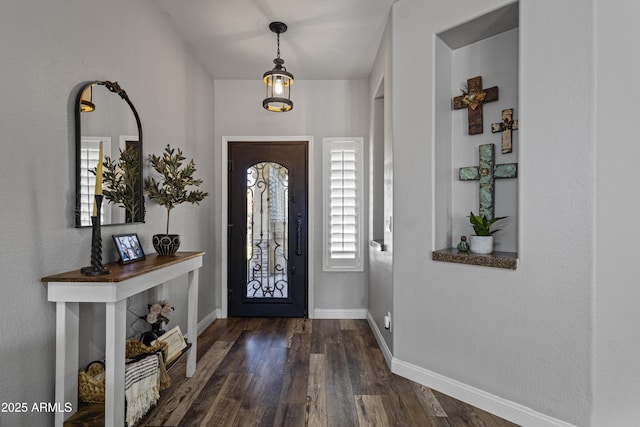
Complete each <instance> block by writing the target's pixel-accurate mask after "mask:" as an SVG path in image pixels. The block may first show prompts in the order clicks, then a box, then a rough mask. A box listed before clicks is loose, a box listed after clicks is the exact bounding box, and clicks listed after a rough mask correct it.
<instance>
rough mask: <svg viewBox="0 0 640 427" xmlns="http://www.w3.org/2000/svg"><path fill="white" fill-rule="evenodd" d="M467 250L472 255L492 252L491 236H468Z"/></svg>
mask: <svg viewBox="0 0 640 427" xmlns="http://www.w3.org/2000/svg"><path fill="white" fill-rule="evenodd" d="M469 249H470V250H471V252H473V253H474V254H490V253H491V252H493V236H470V240H469Z"/></svg>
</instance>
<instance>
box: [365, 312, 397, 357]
mask: <svg viewBox="0 0 640 427" xmlns="http://www.w3.org/2000/svg"><path fill="white" fill-rule="evenodd" d="M367 320H368V321H369V327H370V328H371V330H372V331H373V336H374V337H376V341H378V346H379V347H380V350H381V351H382V355H383V356H384V360H386V362H387V365H388V366H389V369H391V364H392V361H393V354H391V350H389V346H388V345H387V342H386V341H385V340H384V338H383V337H382V332H380V328H378V324H377V323H376V321H375V320H374V319H373V316H372V315H371V313H370V312H369V311H367Z"/></svg>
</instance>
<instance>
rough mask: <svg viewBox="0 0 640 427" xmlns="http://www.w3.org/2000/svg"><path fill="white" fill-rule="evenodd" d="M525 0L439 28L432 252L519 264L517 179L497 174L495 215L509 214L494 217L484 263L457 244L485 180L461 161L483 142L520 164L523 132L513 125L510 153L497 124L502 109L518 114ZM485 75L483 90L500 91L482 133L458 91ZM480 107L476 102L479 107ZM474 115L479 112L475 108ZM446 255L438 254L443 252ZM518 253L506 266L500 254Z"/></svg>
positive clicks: (471, 160)
mask: <svg viewBox="0 0 640 427" xmlns="http://www.w3.org/2000/svg"><path fill="white" fill-rule="evenodd" d="M518 26H519V4H518V3H517V2H516V3H511V4H509V5H507V6H504V7H502V8H500V9H497V10H494V11H492V12H489V13H487V14H485V15H483V16H480V17H478V18H475V19H473V20H471V21H469V22H466V23H464V24H461V25H459V26H456V27H454V28H451V29H449V30H446V31H444V32H442V33H439V34H437V35H436V37H435V61H434V63H435V79H434V85H435V87H434V94H435V97H434V102H435V147H434V164H433V168H434V173H435V193H434V197H435V200H434V206H435V212H434V213H435V217H434V226H435V230H434V249H436V251H435V252H434V256H433V259H434V260H441V261H451V262H462V263H469V264H480V265H484V264H486V265H489V266H494V267H503V268H515V267H514V266H515V263H516V262H517V252H518V217H519V215H518V187H519V185H518V179H517V177H516V178H504V179H495V182H494V186H493V188H494V197H493V206H494V215H495V216H508V218H507V219H506V220H503V221H501V222H500V223H499V224H496V225H497V227H496V228H499V229H500V230H501V231H499V232H498V233H496V234H495V235H494V241H495V243H494V253H493V254H492V255H491V256H484V257H485V259H486V263H482V262H481V263H478V262H477V258H478V257H467V258H475V259H476V260H475V261H474V262H464V260H465V257H459V258H461V259H458V260H452V259H451V258H452V257H453V258H456V253H457V251H455V250H451V248H455V247H456V245H457V244H458V243H459V241H460V236H467V238H468V236H470V235H471V234H473V229H472V227H471V225H470V224H469V212H474V214H476V215H478V213H479V206H480V182H479V181H478V180H471V181H468V180H467V181H463V180H460V179H459V175H458V174H459V170H460V168H463V167H472V166H479V165H480V159H479V147H480V146H481V145H486V144H494V146H495V151H494V152H495V160H494V162H495V165H503V164H518V168H519V167H520V164H519V156H518V152H519V138H518V131H517V130H513V131H512V132H511V144H512V148H511V150H512V151H511V152H506V153H503V152H502V149H501V144H502V132H496V133H492V124H494V123H496V124H499V123H500V122H502V121H503V119H502V112H503V110H506V109H513V119H514V120H519V119H520V111H519V103H518V101H519V96H518V93H519V91H518V88H519V85H518V81H519V37H518ZM477 76H481V77H482V89H484V91H483V92H484V93H483V96H485V95H486V98H487V101H488V100H489V99H490V98H491V97H494V98H495V96H493V95H495V94H494V93H491V91H490V90H487V89H489V88H492V87H494V86H497V87H498V91H497V92H498V93H497V100H493V101H491V102H485V103H483V104H480V109H481V110H482V113H481V116H480V117H482V121H483V125H482V132H478V133H476V134H470V132H472V131H471V130H470V129H469V126H468V123H469V122H468V119H469V115H468V113H469V108H468V107H467V104H464V107H465V108H462V109H454V108H453V107H454V102H453V100H454V98H455V97H458V96H461V95H463V90H467V91H468V89H469V88H468V87H467V86H468V79H471V78H474V77H477ZM476 108H478V107H477V106H476ZM474 113H475V114H476V115H478V113H477V112H476V111H474ZM438 253H439V254H440V255H442V254H446V255H447V256H437V254H438ZM491 258H508V259H511V260H514V261H513V262H514V263H513V264H509V265H510V267H504V266H503V264H504V263H503V262H502V261H500V260H498V262H496V263H491V262H490V259H491Z"/></svg>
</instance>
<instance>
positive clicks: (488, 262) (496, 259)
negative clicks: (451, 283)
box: [431, 248, 518, 270]
mask: <svg viewBox="0 0 640 427" xmlns="http://www.w3.org/2000/svg"><path fill="white" fill-rule="evenodd" d="M431 259H433V260H434V261H442V262H453V263H456V264H467V265H479V266H482V267H495V268H506V269H508V270H515V269H516V268H517V267H518V253H517V252H499V251H494V252H493V253H491V254H489V255H480V254H472V253H470V252H469V253H463V252H458V250H457V249H455V248H451V249H441V250H438V251H433V252H432V256H431Z"/></svg>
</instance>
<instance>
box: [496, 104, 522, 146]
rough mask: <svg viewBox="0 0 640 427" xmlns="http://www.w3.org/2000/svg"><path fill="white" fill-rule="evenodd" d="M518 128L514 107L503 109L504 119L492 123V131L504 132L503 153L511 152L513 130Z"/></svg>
mask: <svg viewBox="0 0 640 427" xmlns="http://www.w3.org/2000/svg"><path fill="white" fill-rule="evenodd" d="M513 130H518V120H513V108H507V109H506V110H502V121H501V122H499V123H493V124H492V125H491V133H498V132H502V154H507V153H511V152H512V151H513V147H512V145H511V131H513Z"/></svg>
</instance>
